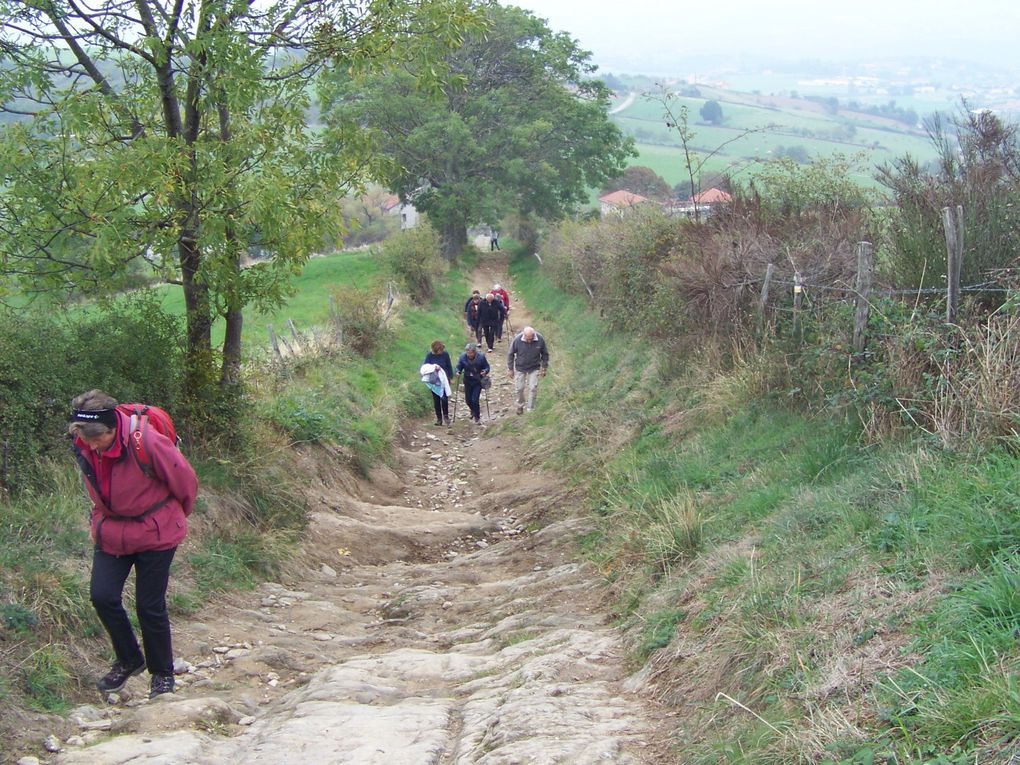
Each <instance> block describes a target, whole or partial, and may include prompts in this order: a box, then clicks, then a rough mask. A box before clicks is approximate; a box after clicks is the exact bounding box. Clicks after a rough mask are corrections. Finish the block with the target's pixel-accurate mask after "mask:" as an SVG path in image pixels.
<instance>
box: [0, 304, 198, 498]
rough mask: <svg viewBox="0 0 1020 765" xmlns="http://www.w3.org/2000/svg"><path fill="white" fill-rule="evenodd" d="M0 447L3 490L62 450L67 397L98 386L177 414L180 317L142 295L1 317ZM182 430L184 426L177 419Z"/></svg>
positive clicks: (14, 487) (26, 482) (34, 474)
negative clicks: (1, 448)
mask: <svg viewBox="0 0 1020 765" xmlns="http://www.w3.org/2000/svg"><path fill="white" fill-rule="evenodd" d="M0 328H2V331H0V446H2V445H3V444H6V447H5V449H4V451H5V455H6V456H5V459H6V471H7V472H6V475H3V476H0V481H2V482H3V485H2V486H0V488H4V489H7V490H8V491H15V492H16V491H20V490H23V489H25V488H27V487H29V486H31V485H32V484H33V482H35V481H36V480H37V478H38V468H39V467H40V464H41V463H40V459H41V458H43V457H46V456H50V455H53V454H56V453H58V452H59V453H61V454H63V453H64V451H63V450H64V448H65V445H66V439H65V437H64V434H65V433H66V425H67V422H68V417H69V411H70V410H69V407H70V403H71V399H72V398H73V397H74V396H76V395H78V394H79V393H82V392H83V391H86V390H90V389H92V388H100V389H102V390H105V391H106V392H107V393H109V394H110V395H112V396H114V397H115V398H117V399H118V400H119V401H142V402H146V403H153V404H159V405H160V406H162V407H164V408H165V409H167V410H168V411H170V413H171V414H172V415H175V416H177V417H179V416H180V414H179V411H178V409H179V407H177V403H178V401H179V398H180V389H179V384H180V380H181V352H182V345H183V343H182V337H181V327H180V324H179V322H178V320H177V319H176V318H174V317H172V316H168V315H167V314H165V313H163V312H162V311H161V310H160V309H159V307H158V306H157V305H156V303H155V302H154V301H153V300H151V299H149V298H148V297H146V296H144V295H142V296H139V297H136V298H130V299H125V300H121V301H118V302H116V303H109V304H105V305H102V306H99V307H97V308H96V309H94V310H91V311H88V312H84V311H75V312H71V313H59V312H54V311H52V310H47V309H38V310H33V311H30V312H27V313H21V314H15V313H13V312H7V313H5V314H3V315H2V316H0ZM177 424H178V429H179V430H180V431H181V433H182V435H184V436H187V425H186V423H184V422H180V423H177Z"/></svg>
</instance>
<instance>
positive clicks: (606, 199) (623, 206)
mask: <svg viewBox="0 0 1020 765" xmlns="http://www.w3.org/2000/svg"><path fill="white" fill-rule="evenodd" d="M648 201H650V200H649V199H648V198H647V197H643V196H641V195H640V194H633V193H631V192H629V191H625V190H623V189H620V190H619V191H613V192H610V193H609V194H603V195H602V196H601V197H599V208H600V210H601V213H602V217H603V218H604V217H605V216H607V215H623V213H624V212H626V211H627V210H629V209H630V208H632V207H634V206H635V205H640V204H645V203H647V202H648Z"/></svg>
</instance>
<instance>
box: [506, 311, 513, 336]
mask: <svg viewBox="0 0 1020 765" xmlns="http://www.w3.org/2000/svg"><path fill="white" fill-rule="evenodd" d="M506 328H507V331H508V332H509V333H510V335H511V336H512V335H513V333H514V323H513V322H512V321H510V314H509V313H507V315H506Z"/></svg>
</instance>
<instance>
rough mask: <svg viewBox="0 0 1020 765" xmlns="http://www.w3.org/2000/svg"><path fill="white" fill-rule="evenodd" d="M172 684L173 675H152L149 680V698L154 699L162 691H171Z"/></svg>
mask: <svg viewBox="0 0 1020 765" xmlns="http://www.w3.org/2000/svg"><path fill="white" fill-rule="evenodd" d="M174 684H175V683H174V676H173V675H153V676H152V680H150V681H149V698H150V699H154V698H156V697H157V696H162V695H163V694H164V693H173V692H174Z"/></svg>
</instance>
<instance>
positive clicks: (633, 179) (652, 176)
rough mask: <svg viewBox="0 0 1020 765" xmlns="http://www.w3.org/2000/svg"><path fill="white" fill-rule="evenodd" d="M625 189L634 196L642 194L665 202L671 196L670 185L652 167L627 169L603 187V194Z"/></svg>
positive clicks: (634, 166) (635, 166) (639, 166)
mask: <svg viewBox="0 0 1020 765" xmlns="http://www.w3.org/2000/svg"><path fill="white" fill-rule="evenodd" d="M620 189H625V190H626V191H629V192H631V193H632V194H640V195H641V196H643V197H648V198H649V199H658V200H664V199H667V198H669V196H670V191H671V190H670V188H669V184H668V183H666V181H665V180H664V179H663V178H662V176H661V175H659V174H658V173H656V172H655V171H654V170H652V168H650V167H642V166H641V165H633V166H631V167H628V168H627V169H625V170H624V171H623V172H622V173H621V174H620V175H618V176H616V177H615V178H613V179H612V180H610V181H609V182H608V183H606V185H605V186H603V187H602V193H603V194H609V193H610V192H613V191H619V190H620Z"/></svg>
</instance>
